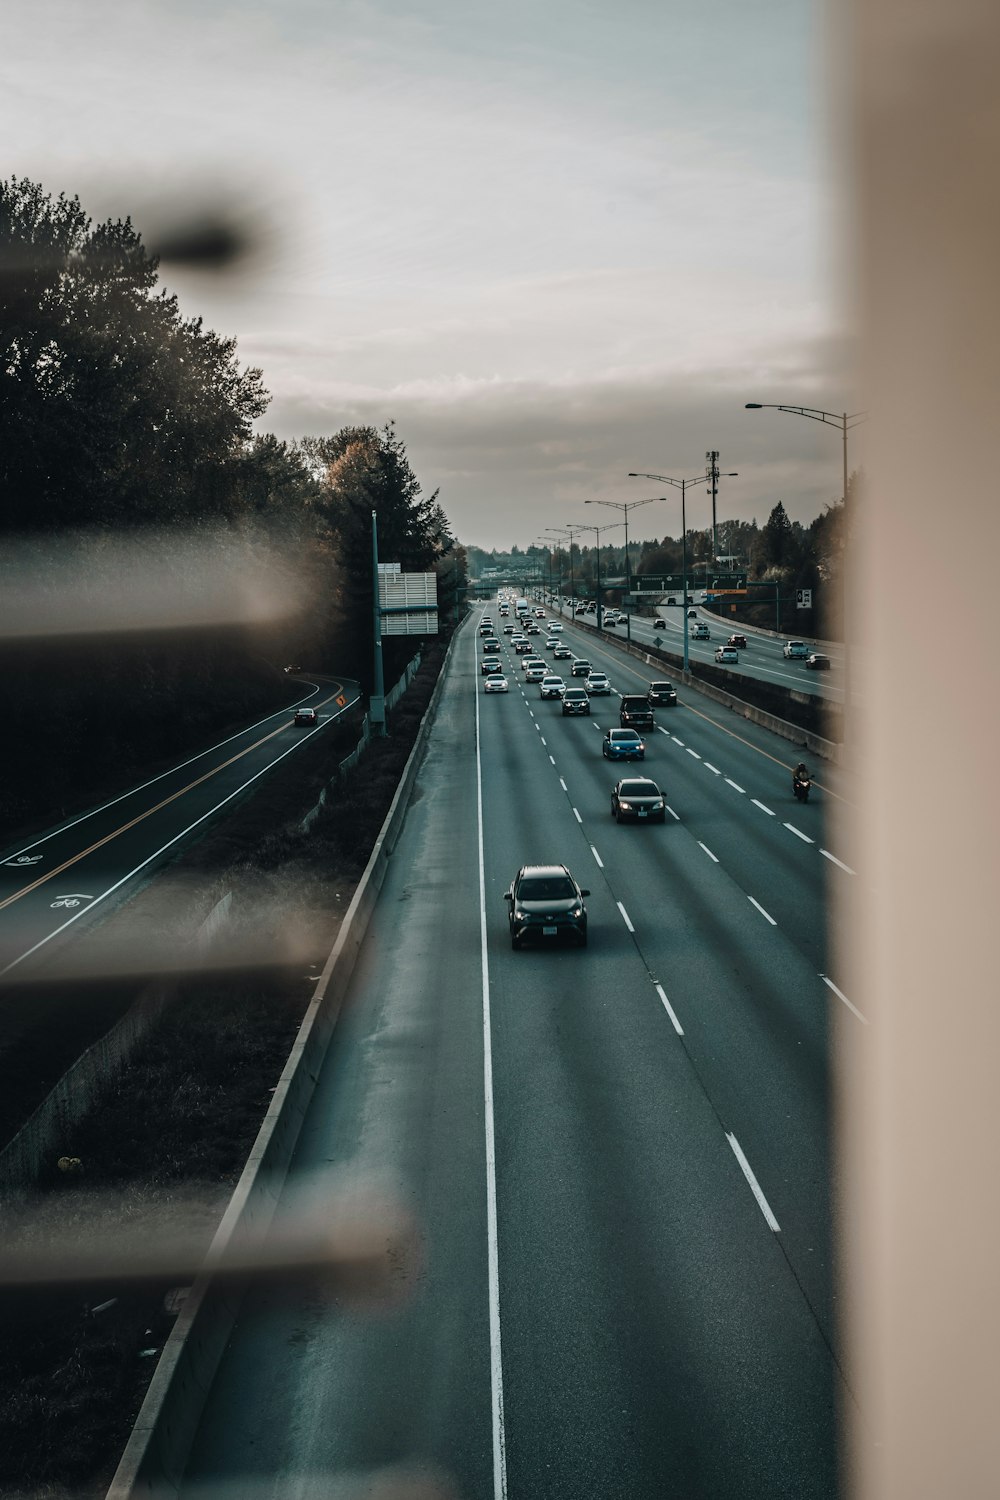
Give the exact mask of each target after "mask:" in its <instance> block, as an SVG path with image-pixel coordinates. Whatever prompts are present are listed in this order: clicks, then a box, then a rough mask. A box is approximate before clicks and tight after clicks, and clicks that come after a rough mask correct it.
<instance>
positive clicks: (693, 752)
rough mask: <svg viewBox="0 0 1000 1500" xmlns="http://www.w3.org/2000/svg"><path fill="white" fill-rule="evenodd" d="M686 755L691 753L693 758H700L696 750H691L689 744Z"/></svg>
mask: <svg viewBox="0 0 1000 1500" xmlns="http://www.w3.org/2000/svg"><path fill="white" fill-rule="evenodd" d="M688 755H693V756H694V758H695V760H701V756H700V755H699V754H698V752H697V750H692V749H691V747H690V745H689V746H688Z"/></svg>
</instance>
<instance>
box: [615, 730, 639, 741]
mask: <svg viewBox="0 0 1000 1500" xmlns="http://www.w3.org/2000/svg"><path fill="white" fill-rule="evenodd" d="M638 738H639V736H638V734H637V733H636V732H635V730H634V729H609V730H608V739H609V740H637V739H638Z"/></svg>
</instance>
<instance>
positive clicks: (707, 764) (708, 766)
mask: <svg viewBox="0 0 1000 1500" xmlns="http://www.w3.org/2000/svg"><path fill="white" fill-rule="evenodd" d="M705 770H706V771H711V772H712V775H713V776H721V775H722V772H721V771H720V770H719V768H718V766H713V765H712V762H711V761H710V760H706V762H705Z"/></svg>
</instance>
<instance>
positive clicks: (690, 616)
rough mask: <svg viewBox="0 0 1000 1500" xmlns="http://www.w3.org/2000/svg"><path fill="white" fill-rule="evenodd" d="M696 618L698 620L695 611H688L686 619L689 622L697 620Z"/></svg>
mask: <svg viewBox="0 0 1000 1500" xmlns="http://www.w3.org/2000/svg"><path fill="white" fill-rule="evenodd" d="M697 618H698V611H697V610H696V609H689V610H688V619H689V620H697Z"/></svg>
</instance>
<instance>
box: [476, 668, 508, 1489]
mask: <svg viewBox="0 0 1000 1500" xmlns="http://www.w3.org/2000/svg"><path fill="white" fill-rule="evenodd" d="M476 800H477V810H478V817H479V944H480V951H481V954H482V959H481V971H482V987H483V1100H484V1106H485V1108H484V1114H485V1126H486V1259H487V1268H488V1275H489V1302H490V1394H491V1402H490V1404H491V1407H492V1416H493V1500H505V1497H506V1494H507V1450H506V1439H505V1434H504V1407H503V1358H502V1350H501V1343H500V1257H499V1235H498V1233H497V1165H496V1137H495V1132H494V1128H493V1039H492V1024H491V1017H490V965H489V957H488V953H487V947H486V860H485V855H484V843H483V767H482V760H481V757H480V742H479V694H478V693H477V694H476Z"/></svg>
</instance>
